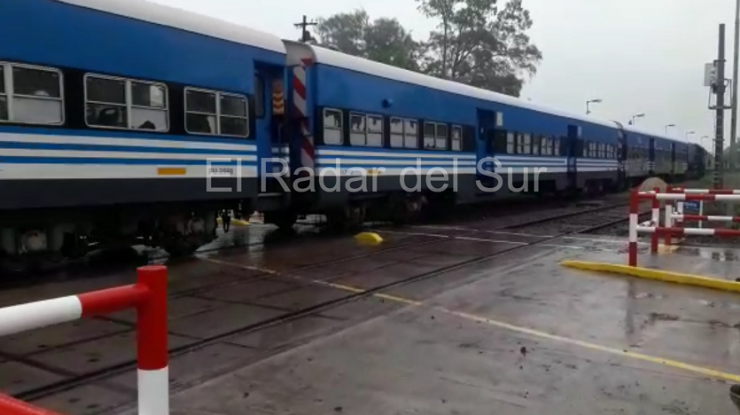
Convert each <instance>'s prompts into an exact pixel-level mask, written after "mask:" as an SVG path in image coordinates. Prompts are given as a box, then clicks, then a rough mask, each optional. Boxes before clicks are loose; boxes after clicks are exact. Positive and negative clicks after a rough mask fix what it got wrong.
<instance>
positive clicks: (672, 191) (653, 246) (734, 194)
mask: <svg viewBox="0 0 740 415" xmlns="http://www.w3.org/2000/svg"><path fill="white" fill-rule="evenodd" d="M642 200H652V202H653V206H652V219H651V220H650V221H649V222H647V223H638V216H639V205H640V201H642ZM661 200H664V201H665V202H666V203H665V218H664V226H662V227H661V226H660V201H661ZM674 201H676V202H678V204H679V206H680V208H679V210H678V213H676V212H674V208H673V202H674ZM687 201H698V202H700V203H703V202H705V201H727V202H740V190H734V189H684V188H672V187H669V188H668V190H667V192H666V193H661V192H660V191H659V190H658V189H655V190H653V191H650V192H641V191H639V190H636V189H635V190H632V192H631V194H630V217H629V220H630V225H629V248H628V256H629V259H628V263H629V265H630V266H632V267H636V266H637V237H638V235H639V234H640V233H649V234H651V235H652V237H651V243H650V252H651V253H652V254H655V253H657V252H658V237H659V236H660V235H662V236H664V238H665V244H666V245H670V244H671V243H672V241H671V237H672V236H674V235H675V236H688V235H705V236H711V235H714V236H719V237H740V230H737V229H723V228H709V229H707V228H701V227H700V228H685V227H680V226H677V224H679V223H683V222H685V221H695V220H698V221H719V222H740V217H738V216H713V215H702V214H699V215H685V214H683V202H687Z"/></svg>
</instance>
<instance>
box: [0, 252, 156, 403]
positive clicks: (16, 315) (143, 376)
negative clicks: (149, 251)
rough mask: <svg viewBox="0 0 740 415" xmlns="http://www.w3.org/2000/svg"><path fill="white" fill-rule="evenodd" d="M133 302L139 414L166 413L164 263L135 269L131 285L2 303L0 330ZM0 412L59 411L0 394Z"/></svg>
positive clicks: (90, 314) (23, 327)
mask: <svg viewBox="0 0 740 415" xmlns="http://www.w3.org/2000/svg"><path fill="white" fill-rule="evenodd" d="M127 308H136V310H137V313H138V318H137V326H136V331H137V363H138V364H137V366H138V390H139V415H169V379H168V368H167V358H168V352H167V268H166V267H164V266H148V267H142V268H139V269H138V279H137V283H136V284H135V285H128V286H123V287H115V288H110V289H107V290H100V291H93V292H89V293H84V294H79V295H71V296H67V297H60V298H55V299H52V300H45V301H37V302H33V303H28V304H21V305H17V306H12V307H5V308H0V336H5V335H10V334H16V333H20V332H23V331H28V330H32V329H36V328H41V327H45V326H49V325H52V324H58V323H64V322H69V321H74V320H77V319H79V318H83V317H93V316H97V315H103V314H110V313H113V312H116V311H120V310H124V309H127ZM0 415H57V414H54V413H53V412H50V411H45V410H43V409H40V408H36V407H35V406H33V405H30V404H26V403H24V402H20V401H17V400H15V399H13V398H10V397H6V396H5V395H2V394H0Z"/></svg>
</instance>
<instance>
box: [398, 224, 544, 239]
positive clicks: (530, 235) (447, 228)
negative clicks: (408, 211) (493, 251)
mask: <svg viewBox="0 0 740 415" xmlns="http://www.w3.org/2000/svg"><path fill="white" fill-rule="evenodd" d="M409 228H427V229H440V230H450V231H463V232H485V233H492V234H501V235H513V236H525V237H532V238H543V239H544V238H554V237H555V235H537V234H533V233H522V232H507V231H499V230H493V229H475V228H466V227H460V226H438V225H413V226H409Z"/></svg>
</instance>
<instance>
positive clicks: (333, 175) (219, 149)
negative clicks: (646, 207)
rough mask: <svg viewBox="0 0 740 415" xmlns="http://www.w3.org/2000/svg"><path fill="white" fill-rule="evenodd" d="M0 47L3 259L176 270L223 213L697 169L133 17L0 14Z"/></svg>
mask: <svg viewBox="0 0 740 415" xmlns="http://www.w3.org/2000/svg"><path fill="white" fill-rule="evenodd" d="M0 38H1V39H4V40H5V41H3V42H1V43H0V257H5V258H6V259H11V260H16V259H25V258H28V257H42V258H44V259H56V258H64V257H74V256H79V255H83V254H84V253H85V252H86V251H87V250H88V249H89V247H90V246H91V245H92V244H101V245H107V244H111V243H122V244H132V243H145V244H148V245H151V246H160V247H163V248H164V249H166V250H167V251H169V252H170V253H173V254H185V253H189V252H192V251H193V250H195V249H197V248H198V247H199V246H201V245H202V244H204V243H207V242H208V241H210V240H212V239H213V238H214V237H215V235H216V232H215V230H216V226H217V221H216V218H217V216H221V217H222V219H223V221H224V223H228V215H226V212H227V211H233V212H235V213H236V215H237V216H238V215H240V214H241V213H251V212H253V211H254V210H258V211H262V212H264V215H265V222H267V223H274V224H277V225H278V226H280V227H283V228H286V227H290V226H291V225H292V224H293V223H294V222H295V220H296V218H297V217H298V216H299V215H305V214H315V213H320V214H326V215H327V216H328V217H330V218H333V219H337V220H338V221H340V222H344V221H347V220H350V221H360V220H363V219H367V218H374V217H377V218H389V219H393V220H399V221H402V220H404V219H406V218H408V217H409V216H412V215H415V214H416V213H417V212H418V211H420V210H421V209H423V208H424V207H432V208H437V207H441V208H443V209H447V208H452V207H454V205H457V204H463V203H475V202H480V201H492V200H493V201H495V200H498V199H500V198H503V197H507V195H510V194H511V193H517V192H518V190H516V189H522V190H523V191H525V192H528V193H537V194H543V193H564V192H574V193H577V192H582V191H597V192H600V191H604V190H610V189H617V188H625V187H626V186H629V185H630V184H634V183H638V182H640V181H641V180H643V179H645V178H647V177H648V176H651V175H660V176H663V177H665V178H666V179H674V178H675V179H679V178H682V177H683V176H685V175H690V174H692V172H695V171H699V170H700V169H701V171H702V172H703V167H702V164H701V163H702V162H701V160H702V154H706V152H704V151H703V149H701V148H697V147H696V146H686V145H685V144H683V143H680V142H678V141H676V140H672V139H670V138H668V137H665V136H661V135H655V134H651V133H649V132H646V131H641V130H639V129H636V128H633V127H631V126H622V125H620V124H618V123H615V122H611V121H603V120H599V119H595V118H591V117H584V116H578V115H573V114H568V113H565V112H562V111H559V110H556V109H550V108H546V107H541V106H537V105H533V104H531V103H528V102H524V101H521V100H519V99H516V98H512V97H509V96H505V95H501V94H497V93H493V92H490V91H485V90H481V89H477V88H473V87H470V86H466V85H462V84H459V83H455V82H450V81H445V80H441V79H437V78H434V77H430V76H426V75H422V74H419V73H414V72H410V71H405V70H402V69H399V68H395V67H391V66H387V65H383V64H380V63H375V62H371V61H368V60H365V59H361V58H357V57H352V56H348V55H345V54H342V53H340V52H337V51H334V50H330V49H327V48H322V47H319V46H312V45H307V44H303V43H298V42H292V41H287V40H286V41H284V40H281V39H280V38H278V37H276V36H272V35H269V34H264V33H261V32H257V31H254V30H250V29H247V28H244V27H241V26H238V25H234V24H230V23H226V22H223V21H219V20H216V19H211V18H208V17H205V16H200V15H196V14H193V13H188V12H185V11H182V10H178V9H174V8H170V7H165V6H161V5H158V4H153V3H149V2H146V1H143V0H7V1H3V2H0ZM536 169H539V170H536ZM432 173H433V174H432ZM402 175H405V176H406V177H405V179H404V180H403V181H402V180H401V179H400V178H401V176H402ZM368 179H370V180H368ZM445 185H446V186H447V187H446V188H444V186H445Z"/></svg>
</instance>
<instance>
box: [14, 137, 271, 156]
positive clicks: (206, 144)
mask: <svg viewBox="0 0 740 415" xmlns="http://www.w3.org/2000/svg"><path fill="white" fill-rule="evenodd" d="M102 134H105V133H102ZM190 138H191V139H192V138H193V137H190ZM199 138H200V139H201V140H202V141H190V140H182V139H181V140H178V139H176V138H173V139H167V136H166V135H162V138H161V139H155V138H151V139H149V138H131V137H112V136H106V135H100V136H97V135H94V136H93V135H67V134H53V135H52V134H19V133H7V132H0V142H22V143H43V144H90V145H109V146H124V147H154V148H156V147H162V148H165V149H167V148H189V149H203V150H231V151H245V152H247V153H249V152H254V151H257V146H256V145H254V144H237V143H235V144H229V143H223V142H214V141H209V140H208V137H199ZM221 139H223V138H221ZM240 140H242V141H243V139H234V141H235V142H237V141H240Z"/></svg>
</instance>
